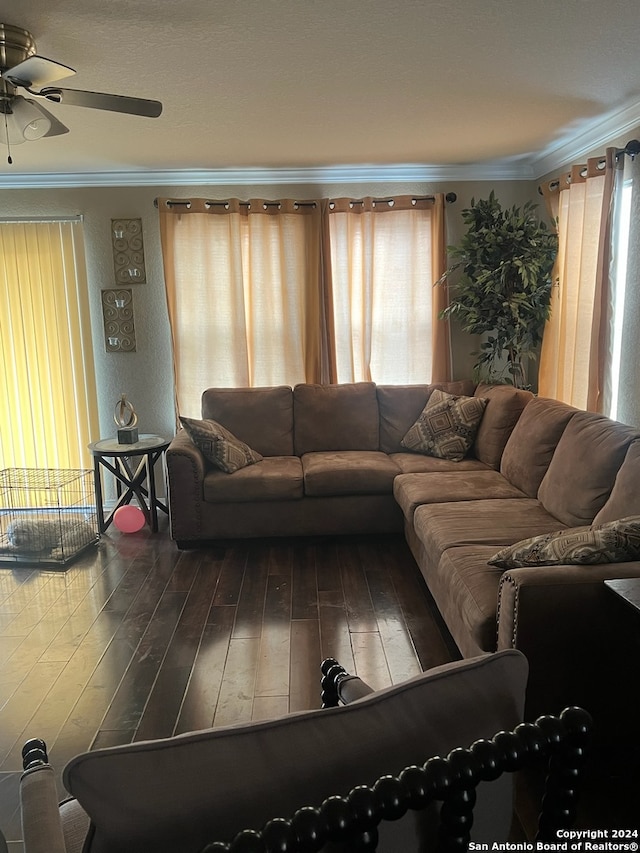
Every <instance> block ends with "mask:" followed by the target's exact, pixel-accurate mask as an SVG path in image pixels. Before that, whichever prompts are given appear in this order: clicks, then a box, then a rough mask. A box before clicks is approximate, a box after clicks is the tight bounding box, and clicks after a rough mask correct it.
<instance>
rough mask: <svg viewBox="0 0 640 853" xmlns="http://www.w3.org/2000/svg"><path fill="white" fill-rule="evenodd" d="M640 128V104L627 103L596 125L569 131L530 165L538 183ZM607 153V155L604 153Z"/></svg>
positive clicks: (635, 101)
mask: <svg viewBox="0 0 640 853" xmlns="http://www.w3.org/2000/svg"><path fill="white" fill-rule="evenodd" d="M638 128H640V101H639V100H637V99H635V100H632V101H627V103H626V104H623V105H622V106H620V107H617V108H616V109H614V110H611V111H610V112H609V113H607V114H606V115H605V116H600V117H599V118H598V119H597V120H596V121H591V122H583V123H582V124H581V125H580V127H579V128H578V127H574V129H573V131H571V130H569V131H567V133H566V134H564V136H563V137H562V138H560V139H558V140H556V142H554V143H551V144H550V145H548V146H547V147H546V148H545V149H544V150H543V151H540V152H538V153H536V154H533V155H531V157H530V158H529V163H530V165H531V169H532V171H533V173H534V177H535V179H536V180H539V179H540V178H543V177H544V176H545V175H548V174H550V173H551V172H554V171H556V170H557V169H563V168H566V167H567V166H568V165H570V164H571V163H575V162H576V161H579V160H580V159H581V158H583V157H586V156H587V155H589V154H591V153H592V152H596V151H598V149H604V148H607V147H608V146H610V145H611V144H612V143H613V141H614V140H615V139H617V138H618V137H621V136H624V134H626V133H630V132H631V131H633V130H636V131H637V129H638ZM602 153H604V151H602Z"/></svg>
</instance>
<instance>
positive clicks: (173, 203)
mask: <svg viewBox="0 0 640 853" xmlns="http://www.w3.org/2000/svg"><path fill="white" fill-rule="evenodd" d="M391 198H392V196H391V197H389V196H388V197H386V198H374V199H373V203H374V204H376V203H378V204H382V203H384V202H389V201H390V199H391ZM444 198H445V201H446V202H447V204H453V202H455V201H457V199H458V196H457V195H456V194H455V193H447V194H446V195H445V197H444ZM413 200H414V201H434V200H435V196H433V195H423V196H414V199H413ZM330 201H331V199H330ZM166 204H167V206H168V207H190V206H191V201H190V199H188V198H184V199H182V198H176V199H167V202H166ZM228 204H229V202H227V201H211V200H209V199H207V200H206V201H205V206H206V207H220V206H223V205H226V206H228ZM240 204H241V205H242V206H243V207H248V206H249V204H250V202H248V201H241V202H240ZM263 204H264V206H265V207H276V206H277V205H278V204H279V202H277V201H265V202H263ZM295 204H296V205H297V206H298V207H314V206H315V205H316V204H317V202H315V201H296V202H295ZM153 206H154V207H158V199H157V198H154V200H153Z"/></svg>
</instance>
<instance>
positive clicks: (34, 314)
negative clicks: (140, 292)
mask: <svg viewBox="0 0 640 853" xmlns="http://www.w3.org/2000/svg"><path fill="white" fill-rule="evenodd" d="M0 257H1V258H2V263H1V264H0V302H2V305H3V309H2V313H1V314H0V353H1V356H2V366H3V369H2V372H1V374H0V467H2V468H14V467H18V468H31V467H39V468H85V467H87V465H88V463H89V462H90V457H89V455H88V451H87V444H88V443H89V442H90V441H91V438H92V436H95V435H96V434H97V432H98V428H97V422H98V416H97V401H96V390H95V379H94V371H93V348H92V343H91V333H90V329H91V326H90V318H89V305H88V297H87V282H86V273H85V263H84V249H83V240H82V223H81V222H80V221H76V220H74V221H68V220H65V221H52V222H40V221H38V222H19V221H18V222H0Z"/></svg>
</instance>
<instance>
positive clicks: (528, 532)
mask: <svg viewBox="0 0 640 853" xmlns="http://www.w3.org/2000/svg"><path fill="white" fill-rule="evenodd" d="M413 524H414V528H415V532H416V535H417V537H418V539H420V541H421V542H422V544H423V546H424V548H425V550H426V552H427V555H428V562H429V566H437V565H438V563H439V562H440V557H441V555H442V554H443V552H444V551H446V550H447V549H448V548H455V547H457V546H460V545H512V544H513V543H514V542H518V541H520V540H521V539H526V538H527V537H529V536H537V535H538V534H539V533H552V532H553V531H554V530H560V529H562V527H563V526H566V525H563V524H562V523H561V522H559V521H558V519H557V518H554V517H553V516H552V515H550V514H549V513H548V512H547V511H546V510H545V509H544V507H543V506H542V505H541V504H540V503H539V502H538V501H537V500H535V499H533V498H505V499H501V498H496V499H494V498H487V499H486V500H478V501H457V502H455V503H453V502H452V503H439V504H423V505H422V506H419V507H418V508H417V509H416V511H415V513H414V515H413ZM496 550H497V549H496ZM489 556H492V555H491V554H490V555H488V557H487V559H488V558H489ZM427 583H428V578H427Z"/></svg>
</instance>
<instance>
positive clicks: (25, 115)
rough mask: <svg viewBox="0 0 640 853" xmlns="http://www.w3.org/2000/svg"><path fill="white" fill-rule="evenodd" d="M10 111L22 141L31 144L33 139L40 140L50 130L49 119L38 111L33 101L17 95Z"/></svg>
mask: <svg viewBox="0 0 640 853" xmlns="http://www.w3.org/2000/svg"><path fill="white" fill-rule="evenodd" d="M11 109H12V111H13V117H14V119H15V121H16V122H17V124H18V128H19V132H20V133H21V134H22V137H23V140H27V142H31V141H33V140H34V139H42V137H43V136H46V135H47V133H48V132H49V131H50V130H51V121H50V119H49V118H48V117H47V116H46V115H45V114H44V113H42V112H41V111H40V109H39V108H38V105H37V104H36V103H35V102H34V101H31V100H29V99H28V98H23V97H21V96H20V95H17V96H16V97H15V98H14V100H13V103H12V104H11Z"/></svg>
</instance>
